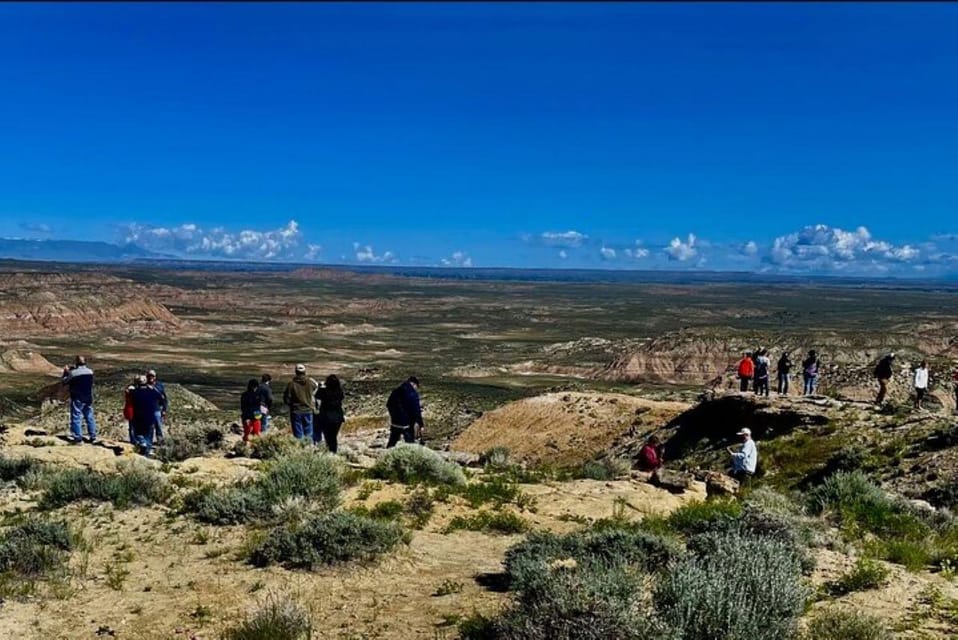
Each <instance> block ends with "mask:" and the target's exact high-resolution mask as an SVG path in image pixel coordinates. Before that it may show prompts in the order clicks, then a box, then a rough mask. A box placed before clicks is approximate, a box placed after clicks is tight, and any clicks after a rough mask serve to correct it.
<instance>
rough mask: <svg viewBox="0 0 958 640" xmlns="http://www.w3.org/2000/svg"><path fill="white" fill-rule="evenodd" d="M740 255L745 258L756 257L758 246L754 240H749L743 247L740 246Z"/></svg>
mask: <svg viewBox="0 0 958 640" xmlns="http://www.w3.org/2000/svg"><path fill="white" fill-rule="evenodd" d="M742 253H743V254H745V255H747V256H755V255H758V245H757V244H756V243H755V241H754V240H749V241H748V242H746V243H745V244H744V245H742Z"/></svg>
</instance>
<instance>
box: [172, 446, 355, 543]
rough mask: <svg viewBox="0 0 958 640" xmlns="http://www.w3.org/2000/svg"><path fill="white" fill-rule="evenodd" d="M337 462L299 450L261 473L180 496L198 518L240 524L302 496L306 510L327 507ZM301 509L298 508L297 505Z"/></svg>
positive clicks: (335, 498) (334, 493) (333, 497)
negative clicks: (237, 481) (244, 479)
mask: <svg viewBox="0 0 958 640" xmlns="http://www.w3.org/2000/svg"><path fill="white" fill-rule="evenodd" d="M339 470H340V466H339V463H338V462H337V461H336V459H335V458H334V457H333V456H330V455H328V454H325V453H318V452H313V451H310V450H302V451H297V452H294V453H293V454H292V455H289V456H286V457H283V458H278V459H275V460H271V461H270V462H269V463H268V466H267V468H266V470H265V471H264V472H263V474H262V475H261V476H259V477H258V478H256V479H255V480H253V481H247V482H243V483H239V484H236V485H233V486H228V487H209V486H208V487H203V488H201V489H198V490H197V491H194V492H193V493H191V494H188V495H187V496H186V497H185V498H184V500H183V511H184V512H187V513H192V514H193V515H194V517H195V518H196V519H197V520H199V521H201V522H208V523H210V524H220V525H223V524H240V523H243V522H250V521H253V520H270V519H273V518H274V517H275V516H276V515H277V513H276V511H275V508H276V507H279V506H281V505H283V504H286V503H287V502H288V501H290V500H292V499H297V498H299V499H303V500H305V501H306V502H307V503H308V505H304V506H305V507H306V511H330V510H332V509H333V508H335V507H336V506H337V505H338V504H339V501H340V492H341V485H340V476H339ZM301 510H302V509H301Z"/></svg>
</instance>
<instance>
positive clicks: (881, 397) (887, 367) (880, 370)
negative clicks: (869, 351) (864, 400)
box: [875, 353, 895, 406]
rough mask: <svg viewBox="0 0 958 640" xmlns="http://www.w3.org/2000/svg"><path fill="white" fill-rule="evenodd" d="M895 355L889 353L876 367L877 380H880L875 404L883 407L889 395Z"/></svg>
mask: <svg viewBox="0 0 958 640" xmlns="http://www.w3.org/2000/svg"><path fill="white" fill-rule="evenodd" d="M894 363H895V354H894V353H889V354H888V355H887V356H885V357H884V358H882V359H881V360H880V361H879V362H878V364H877V365H875V378H876V379H877V380H878V395H877V396H876V397H875V404H877V405H878V406H881V405H882V403H883V402H885V396H886V395H887V394H888V383H889V382H890V381H891V379H892V376H894V375H895V371H894Z"/></svg>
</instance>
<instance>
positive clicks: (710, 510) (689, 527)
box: [666, 498, 743, 535]
mask: <svg viewBox="0 0 958 640" xmlns="http://www.w3.org/2000/svg"><path fill="white" fill-rule="evenodd" d="M742 510H743V507H742V503H741V502H739V501H738V500H736V499H735V498H710V499H708V500H704V501H699V502H690V503H689V504H686V505H682V506H681V507H679V508H678V509H676V510H675V511H673V512H672V513H671V514H670V515H669V517H668V518H667V519H666V523H667V524H668V526H669V527H670V528H672V529H673V530H675V531H678V532H680V533H683V534H685V535H695V534H697V533H704V532H707V531H728V530H729V529H731V528H733V527H734V526H736V525H737V523H738V520H739V519H740V518H741V517H742Z"/></svg>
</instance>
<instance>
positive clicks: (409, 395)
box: [386, 376, 425, 449]
mask: <svg viewBox="0 0 958 640" xmlns="http://www.w3.org/2000/svg"><path fill="white" fill-rule="evenodd" d="M386 409H388V410H389V442H388V443H387V444H386V448H387V449H388V448H390V447H394V446H396V443H397V442H399V439H400V438H402V439H403V440H405V441H406V442H415V441H416V435H417V434H416V430H417V427H418V431H419V434H418V435H419V439H420V440H422V431H423V429H424V428H425V426H424V425H423V421H422V405H421V404H420V402H419V380H418V379H417V378H416V377H415V376H410V377H409V379H408V380H406V381H405V382H403V383H402V384H401V385H399V386H398V387H396V388H395V389H393V391H392V393H390V394H389V400H387V401H386Z"/></svg>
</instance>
